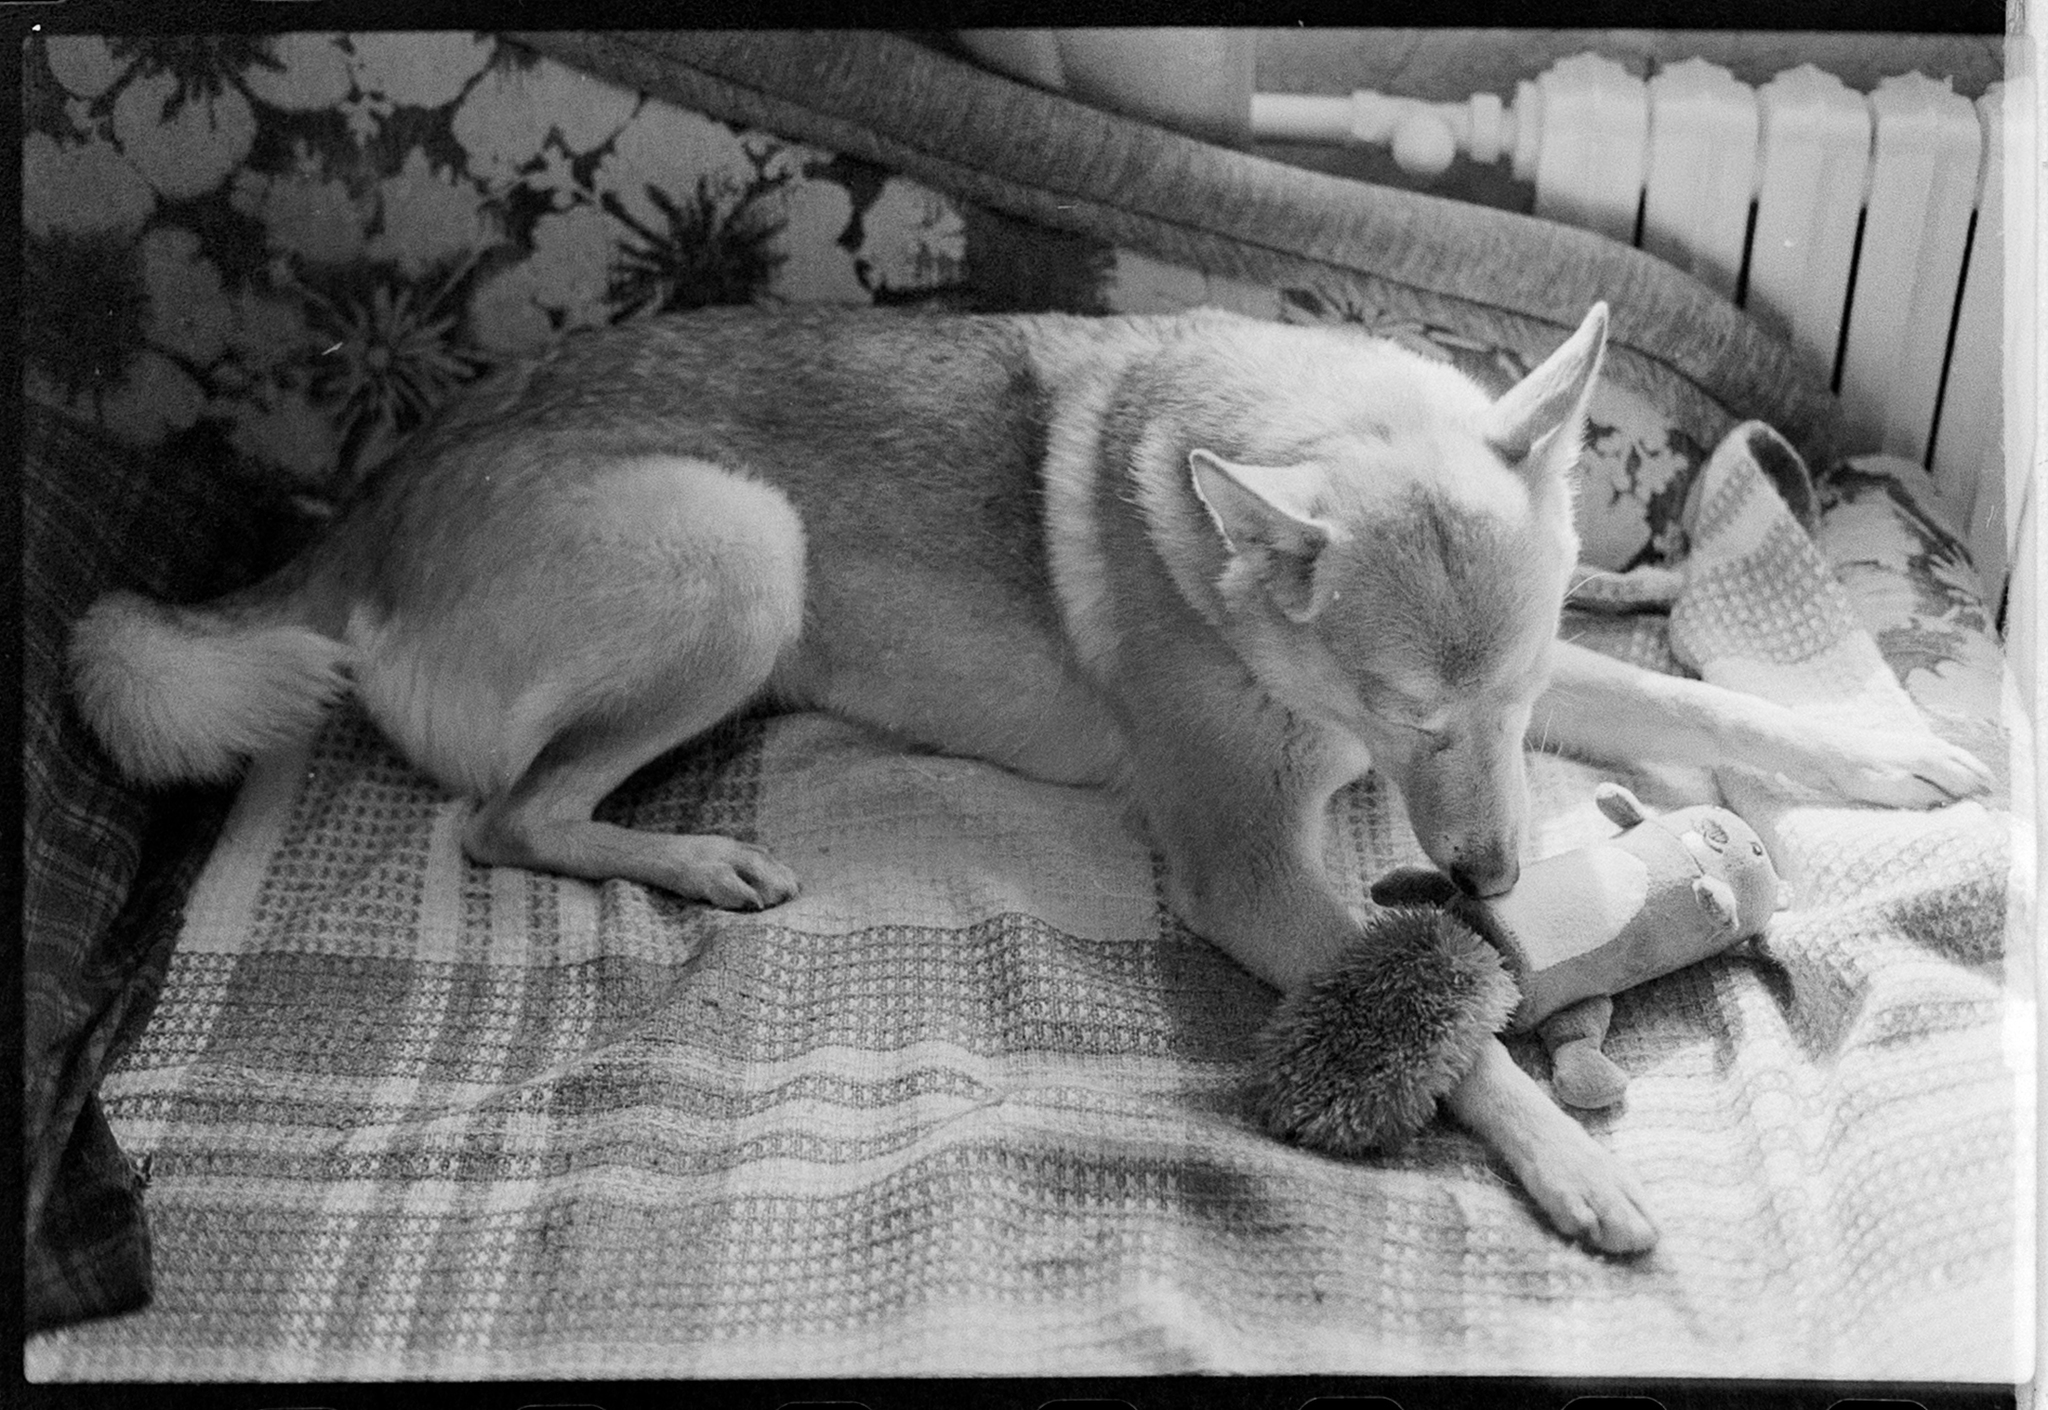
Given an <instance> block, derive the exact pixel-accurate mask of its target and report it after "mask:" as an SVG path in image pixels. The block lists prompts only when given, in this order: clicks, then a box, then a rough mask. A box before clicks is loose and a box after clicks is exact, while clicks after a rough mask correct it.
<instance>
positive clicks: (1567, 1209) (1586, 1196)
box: [1527, 1137, 1657, 1253]
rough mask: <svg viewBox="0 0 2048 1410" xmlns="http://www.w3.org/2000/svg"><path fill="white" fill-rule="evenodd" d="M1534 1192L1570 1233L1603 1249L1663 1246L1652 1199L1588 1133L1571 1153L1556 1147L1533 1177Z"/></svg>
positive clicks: (1621, 1250) (1557, 1224) (1540, 1204)
mask: <svg viewBox="0 0 2048 1410" xmlns="http://www.w3.org/2000/svg"><path fill="white" fill-rule="evenodd" d="M1527 1185H1528V1189H1529V1195H1530V1197H1531V1198H1532V1199H1534V1200H1535V1201H1536V1204H1537V1207H1538V1208H1539V1209H1541V1210H1542V1211H1543V1214H1544V1217H1545V1218H1547V1219H1548V1220H1549V1221H1550V1223H1551V1225H1552V1226H1553V1227H1554V1228H1555V1229H1556V1230H1557V1231H1558V1232H1559V1233H1561V1234H1563V1235H1564V1236H1565V1237H1566V1238H1569V1239H1574V1240H1577V1241H1578V1242H1580V1243H1583V1244H1587V1245H1589V1246H1591V1247H1593V1248H1596V1249H1598V1250H1600V1251H1601V1252H1602V1253H1645V1252H1648V1251H1649V1250H1650V1249H1653V1248H1655V1247H1656V1246H1657V1225H1656V1223H1655V1222H1654V1221H1653V1220H1652V1219H1651V1218H1650V1212H1649V1201H1648V1200H1647V1199H1646V1198H1645V1197H1644V1195H1643V1191H1642V1187H1641V1185H1639V1184H1638V1183H1637V1182H1636V1178H1635V1176H1634V1175H1633V1174H1631V1173H1630V1171H1629V1169H1628V1167H1627V1166H1625V1165H1623V1164H1622V1163H1621V1161H1620V1160H1619V1159H1617V1158H1616V1157H1615V1156H1613V1155H1612V1154H1610V1153H1609V1152H1608V1151H1607V1150H1606V1149H1605V1148H1604V1147H1602V1146H1600V1145H1599V1144H1597V1143H1596V1142H1594V1141H1593V1140H1592V1139H1591V1138H1590V1137H1588V1138H1587V1139H1586V1141H1585V1143H1584V1144H1583V1145H1582V1146H1578V1148H1577V1149H1575V1150H1574V1151H1573V1152H1572V1153H1571V1155H1570V1156H1569V1157H1568V1158H1566V1157H1564V1156H1563V1155H1562V1153H1561V1152H1553V1153H1552V1156H1551V1158H1550V1159H1549V1160H1547V1161H1546V1162H1545V1163H1544V1167H1543V1168H1542V1170H1541V1171H1540V1172H1538V1171H1531V1172H1530V1173H1529V1176H1528V1178H1527Z"/></svg>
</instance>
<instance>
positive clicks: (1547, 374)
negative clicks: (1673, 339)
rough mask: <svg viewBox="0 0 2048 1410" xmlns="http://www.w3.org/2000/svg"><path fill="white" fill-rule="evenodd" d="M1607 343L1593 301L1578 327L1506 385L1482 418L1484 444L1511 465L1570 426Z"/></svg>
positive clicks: (1602, 312) (1600, 310) (1603, 316)
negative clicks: (1527, 371)
mask: <svg viewBox="0 0 2048 1410" xmlns="http://www.w3.org/2000/svg"><path fill="white" fill-rule="evenodd" d="M1606 347H1607V305H1606V304H1604V303H1598V304H1594V305H1593V307H1592V309H1591V310H1589V311H1588V312H1587V314H1586V319H1585V321H1584V322H1583V323H1581V324H1580V325H1579V331H1578V332H1576V333H1574V334H1572V335H1571V337H1569V338H1567V339H1566V340H1565V342H1564V345H1563V346H1562V347H1560V348H1559V349H1558V350H1557V351H1556V352H1554V353H1552V354H1551V355H1550V356H1549V357H1547V358H1545V359H1544V360H1543V365H1542V366H1541V367H1538V368H1537V369H1536V370H1535V371H1534V372H1531V373H1530V374H1529V375H1528V376H1527V377H1524V378H1523V379H1522V380H1521V381H1519V382H1517V383H1516V384H1515V385H1514V386H1512V387H1510V388H1508V390H1507V392H1506V393H1505V394H1504V395H1503V396H1502V397H1501V399H1500V400H1499V401H1497V402H1495V403H1494V404H1493V410H1492V411H1491V412H1490V413H1489V414H1488V416H1487V419H1486V429H1485V436H1486V443H1487V444H1488V445H1490V446H1492V447H1493V448H1494V450H1495V451H1497V452H1499V454H1500V457H1501V459H1503V460H1505V461H1507V462H1508V464H1510V465H1520V464H1523V463H1524V462H1527V461H1528V460H1529V457H1530V455H1531V454H1532V453H1534V452H1536V451H1538V450H1542V449H1547V448H1548V446H1549V445H1550V444H1551V443H1553V442H1554V440H1555V438H1556V437H1557V436H1558V434H1559V433H1560V432H1565V431H1572V430H1575V429H1576V428H1577V427H1578V425H1579V424H1580V422H1581V421H1582V419H1583V418H1584V416H1585V414H1586V399H1587V397H1588V396H1589V395H1590V394H1591V392H1592V390H1593V379H1594V378H1595V377H1597V376H1599V374H1600V356H1601V354H1602V352H1604V351H1605V350H1606Z"/></svg>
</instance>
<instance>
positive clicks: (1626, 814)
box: [1593, 783, 1650, 827]
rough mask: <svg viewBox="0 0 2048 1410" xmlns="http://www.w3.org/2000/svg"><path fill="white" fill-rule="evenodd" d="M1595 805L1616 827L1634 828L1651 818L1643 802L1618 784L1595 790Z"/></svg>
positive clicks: (1602, 786)
mask: <svg viewBox="0 0 2048 1410" xmlns="http://www.w3.org/2000/svg"><path fill="white" fill-rule="evenodd" d="M1593 805H1594V806H1595V807H1597V808H1598V809H1599V810H1600V811H1601V812H1603V813H1605V814H1606V815H1607V820H1608V821H1609V822H1611V823H1613V824H1614V825H1615V826H1616V827H1634V826H1635V825H1636V824H1637V823H1639V822H1642V821H1643V820H1644V819H1646V818H1648V817H1649V816H1650V810H1649V809H1648V808H1645V807H1644V806H1643V800H1642V799H1640V798H1638V797H1636V795H1635V794H1633V793H1631V792H1629V791H1628V790H1627V789H1626V788H1623V787H1622V786H1621V785H1620V784H1618V783H1603V784H1601V785H1600V786H1599V787H1598V788H1596V789H1594V790H1593Z"/></svg>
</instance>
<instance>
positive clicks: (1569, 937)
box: [1253, 784, 1778, 1152]
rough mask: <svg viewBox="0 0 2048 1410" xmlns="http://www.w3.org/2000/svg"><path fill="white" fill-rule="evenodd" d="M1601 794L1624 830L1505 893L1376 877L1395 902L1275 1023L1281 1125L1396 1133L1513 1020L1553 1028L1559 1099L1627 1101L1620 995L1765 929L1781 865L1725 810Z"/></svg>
mask: <svg viewBox="0 0 2048 1410" xmlns="http://www.w3.org/2000/svg"><path fill="white" fill-rule="evenodd" d="M1595 802H1596V803H1597V804H1598V806H1599V808H1600V811H1601V812H1603V813H1605V814H1606V815H1607V817H1608V818H1609V819H1611V820H1612V821H1613V822H1615V823H1616V824H1617V825H1619V826H1620V827H1621V828H1622V829H1623V830H1622V832H1621V833H1620V834H1619V835H1617V836H1616V837H1614V838H1611V839H1610V840H1608V841H1606V842H1602V843H1598V844H1596V845H1594V846H1591V847H1582V848H1580V849H1578V850H1577V851H1573V852H1566V853H1563V854H1561V855H1559V856H1555V857H1549V858H1546V859H1544V860H1543V861H1540V862H1533V863H1531V864H1529V865H1528V866H1526V867H1524V868H1523V869H1522V876H1521V880H1520V881H1519V882H1518V883H1517V884H1516V886H1515V888H1514V890H1513V891H1511V892H1509V893H1508V894H1507V895H1505V896H1500V897H1495V898H1493V899H1492V900H1474V899H1473V898H1471V897H1468V896H1464V895H1462V894H1460V893H1459V892H1458V891H1457V890H1456V889H1455V888H1454V887H1453V886H1452V885H1451V883H1450V881H1449V880H1448V878H1445V877H1443V876H1442V875H1441V874H1439V873H1437V872H1434V871H1429V870H1426V869H1420V868H1409V869H1403V870H1401V871H1396V872H1394V873H1391V874H1389V875H1388V876H1387V877H1386V878H1384V879H1382V881H1381V882H1380V883H1379V884H1378V885H1375V886H1374V887H1373V899H1374V900H1375V901H1376V902H1378V903H1380V904H1381V905H1383V906H1386V907H1388V909H1385V910H1382V911H1380V912H1379V913H1378V914H1376V915H1374V916H1372V917H1370V918H1369V920H1368V922H1367V926H1366V934H1365V936H1364V937H1363V938H1362V940H1361V942H1360V943H1359V944H1358V945H1356V946H1355V947H1353V949H1352V950H1351V952H1350V953H1349V954H1347V956H1346V957H1345V959H1344V961H1343V962H1342V963H1340V964H1339V965H1338V966H1336V967H1335V969H1333V970H1332V971H1331V972H1330V973H1328V974H1326V975H1324V976H1322V977H1320V978H1319V979H1317V980H1314V981H1312V982H1310V983H1309V984H1306V985H1304V986H1302V988H1301V989H1299V990H1297V991H1296V992H1295V993H1293V994H1290V995H1288V996H1287V997H1286V998H1284V999H1283V1000H1282V1001H1281V1004H1280V1007H1279V1009H1278V1010H1276V1012H1275V1014H1274V1017H1273V1020H1272V1021H1271V1022H1270V1023H1269V1024H1268V1025H1267V1028H1266V1031H1265V1033H1264V1034H1263V1036H1262V1048H1261V1053H1260V1058H1259V1062H1258V1065H1257V1070H1256V1073H1255V1080H1254V1083H1253V1092H1254V1102H1255V1106H1256V1108H1257V1111H1258V1114H1259V1116H1260V1119H1261V1120H1262V1121H1263V1122H1264V1123H1265V1125H1266V1126H1267V1128H1268V1129H1270V1130H1272V1131H1274V1132H1275V1133H1276V1134H1278V1135H1281V1136H1284V1137H1287V1138H1288V1139H1292V1140H1296V1141H1299V1142H1301V1143H1302V1144H1304V1145H1311V1146H1316V1147H1318V1148H1321V1149H1325V1150H1334V1151H1339V1152H1363V1151H1367V1150H1375V1149H1386V1148H1389V1147H1392V1146H1397V1145H1399V1144H1400V1143H1401V1142H1402V1141H1404V1140H1406V1139H1407V1138H1408V1137H1409V1136H1410V1135H1412V1134H1414V1132H1415V1131H1417V1130H1419V1129H1420V1128H1421V1127H1422V1126H1423V1124H1424V1123H1426V1122H1427V1121H1428V1120H1429V1118H1430V1115H1431V1114H1432V1113H1433V1112H1434V1111H1435V1108H1436V1103H1437V1100H1438V1099H1439V1098H1440V1097H1442V1096H1443V1095H1444V1094H1445V1093H1446V1092H1448V1091H1449V1090H1450V1089H1451V1088H1452V1087H1453V1086H1455V1085H1456V1084H1457V1082H1458V1080H1459V1079H1460V1078H1461V1077H1463V1075H1464V1073H1465V1071H1466V1069H1467V1068H1468V1067H1469V1065H1470V1063H1471V1061H1472V1057H1473V1055H1475V1054H1476V1053H1477V1052H1478V1045H1479V1043H1480V1042H1482V1041H1483V1040H1484V1039H1486V1038H1487V1037H1489V1036H1491V1035H1492V1034H1494V1033H1496V1032H1499V1031H1501V1030H1502V1029H1503V1028H1504V1027H1505V1028H1511V1029H1514V1030H1527V1029H1531V1028H1533V1029H1535V1030H1536V1031H1537V1032H1538V1034H1539V1035H1540V1036H1541V1037H1542V1039H1543V1041H1544V1044H1545V1046H1546V1047H1548V1048H1549V1049H1550V1052H1551V1062H1552V1090H1553V1091H1554V1092H1555V1093H1556V1095H1557V1097H1558V1099H1559V1100H1560V1101H1561V1102H1563V1103H1565V1104H1566V1105H1568V1106H1575V1107H1603V1106H1611V1105H1613V1104H1614V1103H1615V1102H1617V1101H1619V1100H1620V1099H1621V1095H1622V1092H1623V1090H1624V1088H1625V1087H1626V1085H1627V1079H1626V1077H1625V1075H1624V1074H1623V1073H1622V1071H1621V1069H1620V1068H1619V1067H1617V1066H1615V1064H1614V1063H1613V1062H1612V1061H1611V1060H1610V1059H1608V1057H1607V1056H1606V1055H1605V1054H1604V1053H1602V1052H1601V1051H1600V1042H1601V1040H1602V1039H1603V1038H1604V1037H1605V1036H1606V1032H1607V1024H1608V1020H1609V1019H1610V1017H1611V1016H1612V1014H1613V1002H1612V999H1611V996H1612V995H1614V994H1617V993H1619V992H1621V991H1622V990H1624V989H1628V988H1632V987H1634V986H1635V985H1637V984H1642V983H1646V982H1647V981H1649V980H1652V979H1656V978H1658V977H1660V976H1662V975H1665V974H1669V973H1671V972H1672V971H1673V970H1677V969H1681V968H1683V967H1685V966H1686V965H1689V964H1692V963H1695V962H1696V961H1699V960H1702V959H1705V958H1707V957H1708V956H1710V955H1715V954H1719V953H1720V952H1721V951H1723V950H1726V949H1729V948H1730V947H1732V946H1734V945H1737V944H1739V943H1741V942H1742V941H1744V940H1747V939H1749V938H1751V937H1752V936H1755V935H1758V934H1761V933H1762V931H1763V929H1764V926H1765V925H1766V924H1767V923H1768V921H1769V919H1770V916H1771V914H1772V912H1773V911H1774V910H1775V909H1776V908H1777V904H1778V874H1777V871H1776V869H1775V868H1774V867H1773V866H1772V865H1771V859H1770V856H1769V854H1768V853H1767V852H1766V851H1765V850H1764V845H1763V842H1762V840H1761V839H1759V838H1758V836H1757V834H1756V831H1755V829H1753V828H1751V827H1750V826H1749V825H1748V824H1747V823H1745V822H1744V821H1743V820H1742V819H1741V818H1739V817H1737V816H1736V815H1735V814H1733V813H1731V812H1729V811H1728V810H1727V809H1726V808H1716V807H1708V806H1701V807H1692V808H1680V809H1677V810H1675V811H1673V812H1670V813H1666V814H1663V815H1661V816H1660V815H1655V814H1652V813H1650V812H1649V811H1648V810H1647V809H1646V808H1644V807H1643V805H1642V804H1641V803H1640V802H1639V801H1638V800H1637V799H1636V797H1635V795H1634V794H1632V793H1630V792H1629V791H1628V790H1627V789H1625V788H1622V787H1621V786H1619V785H1618V784H1603V785H1602V786H1601V787H1600V789H1599V790H1598V792H1597V793H1596V794H1595ZM1481 939H1483V940H1484V941H1486V942H1488V943H1486V944H1483V945H1482V944H1478V943H1476V942H1477V941H1479V940H1481Z"/></svg>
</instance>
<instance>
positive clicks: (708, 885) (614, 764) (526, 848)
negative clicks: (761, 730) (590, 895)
mask: <svg viewBox="0 0 2048 1410" xmlns="http://www.w3.org/2000/svg"><path fill="white" fill-rule="evenodd" d="M723 693H724V694H732V695H737V696H738V697H739V698H737V699H732V700H729V701H727V700H718V699H712V700H709V701H704V702H702V703H703V706H704V708H703V709H702V710H701V711H700V712H699V713H697V715H696V718H693V719H688V720H684V721H676V720H668V721H655V722H649V723H642V724H640V725H639V726H638V727H635V726H633V725H630V724H618V723H611V722H587V723H584V724H581V725H577V726H572V727H571V728H570V729H568V730H565V731H563V732H562V733H561V734H559V735H557V736H556V737H555V738H554V739H553V740H551V741H550V742H549V743H548V745H547V747H546V748H544V749H543V750H542V751H541V754H540V757H539V758H537V759H536V760H534V762H533V766H532V767H531V768H529V769H528V770H527V771H526V773H525V774H524V775H523V776H522V777H521V778H520V780H519V781H518V782H517V783H516V784H514V785H513V786H512V787H511V788H509V789H506V790H505V791H504V792H502V793H499V794H496V795H494V796H492V797H490V798H487V799H485V800H484V801H483V802H482V803H481V804H480V805H479V806H478V808H477V811H476V813H475V815H474V816H473V817H472V818H471V819H470V822H469V826H468V827H467V829H466V830H465V831H464V833H463V839H462V840H463V848H464V850H465V851H467V852H468V853H469V855H470V856H471V857H472V858H474V859H475V860H477V861H480V862H484V863H486V864H489V865H498V866H518V867H530V868H533V869H535V870H538V871H549V872H556V873H559V874H561V875H564V876H577V877H583V878H585V879H587V880H591V881H603V880H607V879H609V878H612V877H619V878H622V879H624V880H627V881H638V882H643V883H645V884H646V885H649V886H658V887H660V888H661V889H662V890H664V891H668V892H671V893H673V894H675V895H677V896H681V897H684V898H686V899H690V900H699V901H709V902H710V903H711V904H713V905H715V906H724V907H727V908H728V909H732V910H758V909H761V908H763V907H766V906H774V905H779V904H781V903H782V902H784V901H787V900H788V899H789V898H790V897H792V896H794V895H796V892H797V881H796V876H795V874H794V873H792V872H791V871H790V870H789V868H788V867H785V866H784V865H782V863H780V862H778V861H776V860H775V858H774V857H772V856H771V855H769V853H768V852H767V851H765V850H764V849H762V848H760V847H756V846H753V845H752V844H750V843H745V842H739V841H736V840H734V839H733V838H730V837H720V836H716V835H712V834H702V833H692V834H680V835H678V834H674V833H658V832H645V831H641V830H639V829H636V828H629V827H620V826H619V825H617V824H616V823H604V822H598V821H596V820H594V819H593V818H592V817H591V813H592V812H593V811H594V810H595V809H596V807H597V805H598V804H599V803H600V802H602V801H603V800H604V798H605V796H606V795H607V794H609V793H610V792H611V791H612V790H613V789H614V788H617V787H618V786H619V784H621V783H623V782H624V781H625V780H626V778H627V777H628V776H630V775H631V774H632V773H633V772H634V770H636V769H638V768H640V767H641V766H642V765H643V764H646V763H648V762H650V761H652V760H653V759H656V758H658V757H659V756H660V755H662V754H663V753H665V752H667V750H669V749H670V748H671V747H673V746H674V745H676V744H678V743H680V742H682V741H683V740H685V739H688V738H689V737H690V736H691V735H694V734H696V733H697V732H698V731H699V730H700V729H702V728H704V727H705V726H706V725H708V724H710V723H715V722H716V721H717V720H718V719H719V718H722V717H723V716H724V715H725V714H727V713H729V711H730V710H731V709H732V708H734V707H737V706H738V705H739V704H740V703H742V701H743V700H744V697H745V695H746V694H748V693H750V692H746V691H728V692H723ZM721 706H723V707H724V708H719V707H721ZM706 715H708V716H709V717H710V718H709V719H705V718H704V717H705V716H706ZM700 720H702V721H703V723H701V724H700V723H699V721H700Z"/></svg>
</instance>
